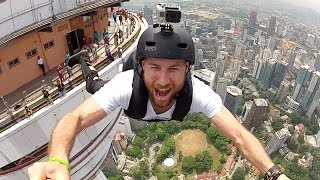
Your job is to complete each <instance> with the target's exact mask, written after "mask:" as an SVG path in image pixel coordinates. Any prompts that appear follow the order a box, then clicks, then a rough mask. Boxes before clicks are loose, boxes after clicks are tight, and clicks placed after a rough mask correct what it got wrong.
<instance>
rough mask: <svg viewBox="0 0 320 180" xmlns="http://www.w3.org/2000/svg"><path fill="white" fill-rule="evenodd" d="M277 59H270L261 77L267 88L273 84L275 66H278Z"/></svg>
mask: <svg viewBox="0 0 320 180" xmlns="http://www.w3.org/2000/svg"><path fill="white" fill-rule="evenodd" d="M276 64H277V61H276V60H274V59H270V60H269V61H268V62H267V63H266V66H265V68H264V69H263V73H262V76H261V78H260V80H261V83H262V84H263V87H264V88H265V89H267V88H269V87H270V85H271V81H272V79H273V75H274V71H275V69H276V68H275V67H276Z"/></svg>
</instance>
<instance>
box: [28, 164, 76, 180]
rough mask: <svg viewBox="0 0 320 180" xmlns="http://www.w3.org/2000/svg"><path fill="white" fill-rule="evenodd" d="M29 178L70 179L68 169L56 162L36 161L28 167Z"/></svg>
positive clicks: (37, 179)
mask: <svg viewBox="0 0 320 180" xmlns="http://www.w3.org/2000/svg"><path fill="white" fill-rule="evenodd" d="M28 173H29V178H30V180H46V179H51V180H70V179H71V177H70V173H69V171H68V169H67V168H66V167H65V166H64V165H62V164H60V163H58V162H36V163H34V164H33V165H32V166H30V167H29V168H28Z"/></svg>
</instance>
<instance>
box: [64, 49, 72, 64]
mask: <svg viewBox="0 0 320 180" xmlns="http://www.w3.org/2000/svg"><path fill="white" fill-rule="evenodd" d="M70 57H71V56H70V52H69V51H66V59H65V62H66V63H68V61H69V59H70Z"/></svg>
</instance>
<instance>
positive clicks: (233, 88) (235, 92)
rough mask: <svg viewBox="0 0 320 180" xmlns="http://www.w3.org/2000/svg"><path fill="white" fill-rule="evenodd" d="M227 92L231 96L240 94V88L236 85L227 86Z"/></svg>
mask: <svg viewBox="0 0 320 180" xmlns="http://www.w3.org/2000/svg"><path fill="white" fill-rule="evenodd" d="M227 92H228V93H229V94H231V95H232V96H241V95H242V90H241V89H240V88H238V87H237V86H227Z"/></svg>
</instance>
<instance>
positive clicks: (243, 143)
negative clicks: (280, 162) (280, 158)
mask: <svg viewBox="0 0 320 180" xmlns="http://www.w3.org/2000/svg"><path fill="white" fill-rule="evenodd" d="M234 143H235V145H236V146H237V148H238V149H239V150H240V151H241V153H242V155H243V156H244V157H245V158H246V159H247V160H248V161H250V162H251V163H252V165H254V166H255V167H256V168H257V169H258V170H259V171H260V172H261V173H263V174H264V173H266V172H267V171H268V170H269V169H270V168H271V167H272V166H273V165H274V163H273V162H272V161H271V159H270V158H269V156H268V154H267V153H266V151H265V150H264V148H263V146H262V145H261V143H260V142H259V141H258V139H257V138H255V137H254V136H253V135H252V134H251V133H250V132H249V131H246V130H243V131H242V132H241V133H239V135H238V138H237V139H236V140H235V142H234Z"/></svg>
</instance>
